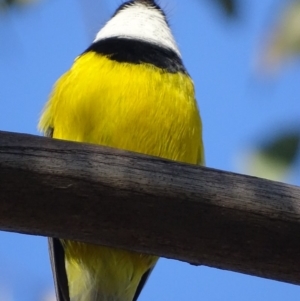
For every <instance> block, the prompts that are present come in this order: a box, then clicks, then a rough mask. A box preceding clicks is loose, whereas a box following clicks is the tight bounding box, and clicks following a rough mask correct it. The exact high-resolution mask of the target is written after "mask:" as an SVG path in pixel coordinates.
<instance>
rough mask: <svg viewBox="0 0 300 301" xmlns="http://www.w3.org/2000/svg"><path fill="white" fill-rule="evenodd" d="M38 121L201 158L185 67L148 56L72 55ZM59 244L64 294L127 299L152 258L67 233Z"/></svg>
mask: <svg viewBox="0 0 300 301" xmlns="http://www.w3.org/2000/svg"><path fill="white" fill-rule="evenodd" d="M39 128H40V129H41V130H42V131H43V132H46V131H47V130H48V129H49V128H53V129H54V131H53V137H54V138H58V139H65V140H72V141H78V142H88V143H94V144H101V145H106V146H110V147H115V148H120V149H125V150H130V151H135V152H139V153H144V154H147V155H152V156H159V157H162V158H167V159H171V160H176V161H180V162H186V163H193V164H201V163H203V160H204V159H203V145H202V138H201V120H200V117H199V113H198V109H197V104H196V101H195V98H194V87H193V83H192V81H191V79H190V77H189V76H188V75H186V74H184V73H168V72H166V71H164V70H163V69H160V68H157V67H155V66H153V65H151V64H130V63H119V62H116V61H113V60H110V59H108V58H107V57H105V56H103V55H99V54H97V53H95V52H87V53H85V54H83V55H82V56H80V57H78V58H77V59H76V60H75V62H74V65H73V66H72V68H71V69H70V70H69V71H68V72H66V73H65V74H64V75H63V76H62V77H61V78H60V79H59V80H58V81H57V83H56V85H55V88H54V90H53V92H52V95H51V97H50V100H49V102H48V103H47V105H46V107H45V110H44V112H43V115H42V118H41V120H40V123H39ZM142 201H143V200H141V202H142ZM63 246H64V251H65V256H66V270H67V275H68V282H69V290H70V297H71V300H76V301H79V300H80V301H93V300H104V301H106V300H113V301H115V300H117V301H119V300H120V301H131V300H132V298H133V295H134V293H135V291H136V289H137V286H138V283H139V282H140V280H141V277H142V275H143V274H144V273H145V272H146V271H147V270H149V268H151V267H153V266H154V264H155V263H156V261H157V258H156V257H154V256H148V255H143V254H138V253H133V252H127V251H124V250H115V249H113V248H107V247H101V246H94V245H87V244H82V243H77V242H71V241H63ZM108 296H110V297H108ZM109 298H111V299H109Z"/></svg>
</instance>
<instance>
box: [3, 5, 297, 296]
mask: <svg viewBox="0 0 300 301" xmlns="http://www.w3.org/2000/svg"><path fill="white" fill-rule="evenodd" d="M81 2H82V3H80V2H79V1H74V0H60V1H57V0H56V1H54V0H52V1H50V0H48V1H46V0H45V1H40V2H37V3H36V4H34V5H31V6H28V7H26V8H24V9H21V10H14V11H12V12H10V13H8V14H7V15H2V14H0V45H1V46H0V83H1V89H0V130H6V131H13V132H21V133H30V134H38V132H37V130H36V124H37V121H38V118H39V114H40V112H41V109H42V107H43V104H44V103H45V102H46V100H47V97H48V95H49V93H50V91H51V87H52V85H53V83H54V82H55V80H56V79H57V78H58V77H59V76H60V75H61V74H62V73H63V72H65V71H66V70H67V69H68V68H69V67H70V65H71V64H72V61H73V59H74V58H75V57H76V56H77V55H78V54H80V53H81V52H82V51H83V50H85V48H87V46H88V45H89V43H90V42H91V40H92V37H93V36H94V34H95V33H96V31H97V29H98V28H99V27H101V25H103V24H104V22H105V21H106V20H107V19H108V18H109V16H110V15H111V13H112V12H113V11H114V9H115V8H116V7H117V6H118V5H119V4H120V3H121V2H122V1H121V0H109V1H105V0H103V1H102V2H101V3H102V4H97V5H94V6H92V9H90V7H89V4H90V3H92V2H93V1H91V0H85V2H84V0H82V1H81ZM242 2H243V5H242V6H241V12H240V17H239V18H238V19H237V20H235V21H228V20H227V19H226V18H225V17H224V16H223V15H222V12H221V11H219V10H218V8H217V7H215V6H210V5H208V3H209V1H207V0H189V1H179V0H177V1H175V0H164V1H163V0H161V1H160V3H161V4H162V7H164V8H166V12H167V14H168V16H169V20H170V24H171V26H172V29H173V32H174V35H175V38H176V40H177V42H178V44H179V47H180V49H181V52H182V55H183V60H184V63H185V65H186V67H187V69H188V71H189V72H190V74H191V76H192V77H193V79H194V82H195V86H196V92H197V99H198V103H199V107H200V111H201V115H202V119H203V124H204V141H205V150H206V163H207V165H208V166H209V167H214V168H218V169H222V170H228V171H234V172H242V173H243V172H246V171H245V170H242V169H241V167H240V166H239V164H238V163H237V162H238V158H240V157H241V155H242V154H243V152H244V151H245V150H247V149H248V148H249V147H250V146H251V145H253V143H254V142H255V141H257V140H258V138H260V137H264V135H265V136H266V137H270V136H272V135H274V134H276V133H278V132H279V131H281V129H282V128H283V127H284V125H285V124H286V123H294V124H296V122H297V118H298V120H299V115H300V106H299V100H298V98H299V95H300V91H299V90H300V86H299V71H300V65H299V63H298V64H294V65H291V64H290V65H289V66H287V67H285V68H283V69H282V70H281V72H280V73H279V74H278V75H277V76H276V77H274V78H272V79H262V78H260V77H258V76H257V74H256V73H255V70H254V67H253V66H254V58H255V55H256V54H257V53H258V50H259V46H260V45H261V42H262V41H263V37H264V35H263V32H264V30H265V29H266V28H268V25H269V24H270V21H272V18H273V17H274V14H273V13H275V12H276V11H277V8H278V6H277V4H276V3H278V2H279V1H276V0H264V1H259V0H254V1H250V0H249V1H247V2H246V1H242ZM83 3H85V4H84V5H83ZM87 3H88V4H87ZM298 166H299V160H298ZM288 181H289V182H290V183H293V184H296V185H300V177H299V173H298V174H297V173H296V172H294V173H292V174H291V175H290V176H289V178H288ZM0 242H1V243H0V299H1V300H3V298H4V297H3V295H4V293H5V291H13V299H9V298H8V297H7V299H6V300H3V301H12V300H13V301H29V300H36V301H38V300H41V299H40V298H41V296H42V294H43V293H44V292H45V291H49V290H51V289H52V286H53V284H52V276H51V271H50V265H49V260H48V252H47V243H46V239H45V238H42V237H34V236H27V235H19V234H12V233H5V232H0ZM1 296H2V298H1ZM7 296H8V295H7ZM299 296H300V287H298V286H294V285H290V284H285V283H280V282H277V281H271V280H265V279H261V278H257V277H250V276H247V275H242V274H238V273H233V272H228V271H222V270H217V269H213V268H208V267H195V266H191V265H189V264H187V263H183V262H178V261H174V260H166V259H161V260H160V261H159V263H158V265H157V267H156V268H155V270H154V272H153V274H152V277H151V279H150V280H149V282H148V284H147V286H146V288H145V290H144V291H143V293H142V295H141V297H140V301H147V300H166V301H168V300H174V301H176V300H190V301H192V300H195V301H196V300H205V301H210V300H213V301H218V300H222V301H224V300H231V301H247V300H256V301H260V300H263V301H265V300H272V301H279V300H299Z"/></svg>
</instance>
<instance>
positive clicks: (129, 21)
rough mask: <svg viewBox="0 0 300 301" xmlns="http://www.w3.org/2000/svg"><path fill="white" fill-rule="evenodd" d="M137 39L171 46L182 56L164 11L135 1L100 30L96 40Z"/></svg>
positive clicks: (167, 46)
mask: <svg viewBox="0 0 300 301" xmlns="http://www.w3.org/2000/svg"><path fill="white" fill-rule="evenodd" d="M112 37H121V38H128V39H137V40H142V41H145V42H149V43H153V44H156V45H159V46H162V47H166V48H170V49H171V50H173V51H175V53H176V54H177V55H178V56H179V57H181V55H180V51H179V49H178V47H177V45H176V42H175V40H174V38H173V35H172V33H171V30H170V28H169V26H168V24H167V23H166V21H165V19H164V16H163V15H162V13H161V12H160V11H159V10H157V9H156V8H154V7H151V6H146V5H145V4H142V3H134V4H132V5H130V6H128V7H125V8H124V9H123V10H121V11H119V12H118V13H117V14H116V15H115V16H114V17H113V18H112V19H110V20H109V21H108V22H107V23H106V24H105V26H104V27H103V28H102V29H101V30H100V31H99V32H98V34H97V36H96V38H95V40H94V42H97V41H99V40H103V39H106V38H112Z"/></svg>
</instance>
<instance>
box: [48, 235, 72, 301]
mask: <svg viewBox="0 0 300 301" xmlns="http://www.w3.org/2000/svg"><path fill="white" fill-rule="evenodd" d="M48 241H49V253H50V260H51V267H52V273H53V278H54V285H55V292H56V298H57V301H70V296H69V285H68V278H67V272H66V267H65V252H64V248H63V246H62V244H61V242H60V241H59V239H58V238H51V237H49V238H48Z"/></svg>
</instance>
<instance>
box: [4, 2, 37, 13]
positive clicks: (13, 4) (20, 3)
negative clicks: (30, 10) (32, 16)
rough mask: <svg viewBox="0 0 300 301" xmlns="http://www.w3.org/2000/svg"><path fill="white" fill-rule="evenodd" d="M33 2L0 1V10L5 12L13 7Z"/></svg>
mask: <svg viewBox="0 0 300 301" xmlns="http://www.w3.org/2000/svg"><path fill="white" fill-rule="evenodd" d="M33 1H34V0H0V10H2V11H5V10H7V9H9V8H12V7H14V6H20V5H24V4H28V3H30V2H33Z"/></svg>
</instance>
